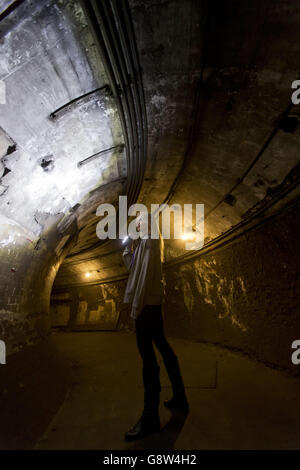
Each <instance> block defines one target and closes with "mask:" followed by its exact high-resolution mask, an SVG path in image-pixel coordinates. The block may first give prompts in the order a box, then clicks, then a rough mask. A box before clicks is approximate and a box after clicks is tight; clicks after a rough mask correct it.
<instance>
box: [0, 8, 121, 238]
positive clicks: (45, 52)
mask: <svg viewBox="0 0 300 470" xmlns="http://www.w3.org/2000/svg"><path fill="white" fill-rule="evenodd" d="M2 8H3V6H2ZM1 29H2V48H3V49H4V50H5V54H2V56H1V62H0V78H1V80H2V82H4V83H5V87H6V102H5V105H2V106H1V110H0V126H1V129H0V131H1V133H0V138H1V151H2V155H1V162H2V165H3V166H2V178H1V214H2V216H5V217H6V218H8V219H11V220H13V221H15V222H18V224H20V225H21V226H22V227H24V228H25V229H26V230H28V231H30V232H32V238H33V239H35V238H36V237H37V236H40V235H41V233H42V232H43V228H44V227H48V226H49V225H52V224H53V223H54V222H55V221H58V220H60V219H61V218H62V216H63V215H64V214H66V213H67V212H68V211H70V210H72V209H74V208H76V207H77V206H78V204H82V203H83V201H84V200H85V199H86V198H87V196H88V195H89V193H91V192H93V193H95V191H97V190H98V189H99V188H100V187H102V186H103V185H107V184H108V183H109V182H111V181H116V180H119V179H121V178H125V177H126V172H127V168H126V157H125V150H124V145H123V144H124V140H123V135H122V131H121V125H120V120H119V116H118V110H117V107H116V103H115V100H114V98H113V96H112V94H111V91H110V87H109V85H108V79H107V76H106V73H105V72H104V69H103V66H102V62H101V60H100V59H99V55H98V53H97V51H96V48H95V44H94V41H93V38H92V36H91V34H90V32H89V29H88V27H87V25H86V23H85V17H84V15H83V12H82V10H81V8H80V6H79V5H78V2H68V3H67V4H65V3H64V2H54V1H52V2H48V1H47V2H46V1H39V2H34V3H33V6H32V5H31V4H30V5H28V4H27V2H25V3H23V4H22V5H20V6H18V8H16V10H15V11H13V12H12V13H11V14H10V15H9V16H8V17H7V18H5V19H4V20H3V21H2V23H1ZM112 147H113V148H115V149H114V150H112V151H108V152H106V153H102V152H103V151H104V150H106V149H110V148H112ZM91 157H92V158H91Z"/></svg>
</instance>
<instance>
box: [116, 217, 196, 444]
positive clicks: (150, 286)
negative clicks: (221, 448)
mask: <svg viewBox="0 0 300 470" xmlns="http://www.w3.org/2000/svg"><path fill="white" fill-rule="evenodd" d="M152 227H155V229H156V230H157V233H158V235H159V238H156V239H155V238H151V237H150V235H151V214H148V213H147V212H141V213H140V215H139V217H138V218H137V219H136V228H137V231H138V232H140V238H138V239H137V240H130V242H129V244H128V245H127V247H126V248H125V250H124V252H123V259H124V262H125V264H126V266H127V268H128V269H129V278H128V281H127V286H126V290H125V296H124V302H125V303H130V304H131V314H130V316H131V318H134V319H135V327H136V340H137V346H138V350H139V353H140V355H141V358H142V361H143V371H142V375H143V383H144V410H143V413H142V416H141V417H140V419H139V420H138V422H137V423H136V424H135V425H134V426H133V427H132V428H131V429H130V430H129V431H127V432H126V433H125V439H126V440H134V439H139V438H141V437H144V436H146V435H147V434H150V433H152V432H155V431H157V430H159V429H160V418H159V398H160V395H159V393H160V391H161V386H160V380H159V370H160V368H159V366H158V364H157V360H156V355H155V352H154V349H153V343H152V341H154V343H155V345H156V347H157V348H158V350H159V352H160V354H161V355H162V358H163V361H164V364H165V367H166V370H167V373H168V376H169V379H170V382H171V384H172V389H173V397H172V398H171V399H170V400H168V401H165V402H164V404H165V406H166V407H167V408H169V409H170V410H174V411H175V410H178V411H183V412H185V413H188V411H189V406H188V402H187V399H186V395H185V390H184V385H183V381H182V377H181V373H180V368H179V364H178V358H177V356H176V354H175V353H174V351H173V349H172V348H171V346H170V344H169V343H168V341H167V339H166V337H165V335H164V328H163V317H162V301H163V294H164V286H163V275H162V261H163V249H164V244H163V239H162V237H161V234H160V232H159V228H158V226H157V225H156V223H155V221H153V225H152Z"/></svg>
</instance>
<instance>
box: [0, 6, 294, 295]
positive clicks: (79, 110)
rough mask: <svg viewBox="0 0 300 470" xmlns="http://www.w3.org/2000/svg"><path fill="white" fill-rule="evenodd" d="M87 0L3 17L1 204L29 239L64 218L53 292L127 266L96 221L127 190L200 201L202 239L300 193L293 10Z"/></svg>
mask: <svg viewBox="0 0 300 470" xmlns="http://www.w3.org/2000/svg"><path fill="white" fill-rule="evenodd" d="M6 3H7V2H6ZM6 3H5V2H2V4H1V11H3V10H4V8H5V6H6ZM82 7H83V9H82ZM82 7H81V6H80V4H79V2H76V1H75V0H72V1H68V2H59V1H57V2H56V1H54V0H53V1H51V2H49V1H47V2H46V1H39V2H33V4H29V3H28V2H26V1H25V2H23V3H22V4H21V5H19V6H18V7H17V8H16V9H15V10H14V11H12V12H11V13H10V14H9V15H8V16H6V17H5V18H3V20H2V21H1V35H2V44H3V45H4V47H5V51H7V53H5V54H4V55H3V56H2V58H1V63H0V67H1V76H0V78H1V79H2V80H3V81H4V82H5V85H6V97H7V102H6V105H5V106H4V107H3V106H2V107H1V110H0V112H1V115H0V126H1V128H2V130H1V134H0V137H1V149H2V164H3V166H2V167H1V168H2V173H3V175H2V178H1V187H0V189H1V192H2V196H1V214H2V217H3V218H4V217H5V219H3V220H5V221H6V222H7V223H8V224H11V223H18V224H19V225H20V226H21V228H22V230H25V231H26V234H27V236H26V237H25V238H29V239H30V240H34V242H36V240H37V241H38V240H41V239H42V238H43V235H44V234H45V233H46V232H47V230H48V229H49V228H50V227H53V226H55V227H57V228H58V230H59V233H60V236H59V237H58V238H57V242H56V244H55V246H56V248H57V246H58V248H57V249H58V252H59V253H61V250H62V248H63V246H64V243H65V242H66V241H67V238H62V237H63V236H64V237H69V238H70V239H71V240H72V242H71V243H70V242H69V244H68V245H66V247H67V249H66V250H65V251H64V252H63V256H66V255H67V256H66V258H65V259H64V261H63V259H61V260H60V262H62V261H63V262H62V265H61V267H60V270H59V272H58V275H57V277H56V280H55V287H56V288H60V287H62V286H66V285H75V284H80V283H86V282H88V283H95V282H97V281H103V280H108V279H118V278H120V277H122V276H125V275H126V273H125V269H124V266H123V265H122V260H121V257H120V248H121V244H120V242H118V241H115V242H107V243H103V242H102V241H100V240H99V239H98V238H97V236H96V231H95V225H96V223H97V221H98V220H99V218H97V217H96V208H97V206H98V205H99V204H100V203H101V202H112V203H114V204H117V202H118V196H119V195H120V194H128V195H129V201H130V202H134V201H138V202H141V203H144V204H146V205H147V206H149V205H150V204H151V203H162V202H168V203H169V204H173V203H181V204H184V203H193V204H196V203H204V205H205V243H206V244H205V247H204V248H206V247H209V246H212V244H213V243H217V242H218V240H220V237H226V236H231V234H232V233H234V231H235V230H237V229H238V230H244V229H245V227H246V226H247V224H248V223H250V222H251V220H253V218H255V217H256V218H257V217H260V218H262V217H266V216H267V215H268V214H269V213H271V212H272V211H275V210H277V208H278V207H281V206H282V205H284V204H287V203H288V202H289V201H292V200H294V199H295V198H296V197H297V196H298V195H299V193H298V189H297V185H296V183H297V182H298V180H297V165H298V163H299V155H298V148H299V130H298V129H299V127H298V122H299V111H298V110H297V109H295V108H294V107H292V105H291V99H290V95H291V93H290V90H291V83H292V81H293V80H295V79H296V78H297V76H298V72H299V67H298V63H297V51H298V49H299V36H298V29H299V22H300V9H299V7H298V6H295V5H293V14H290V7H289V2H288V1H281V2H279V3H278V5H276V7H274V5H273V3H272V2H270V1H266V2H264V4H263V5H262V3H261V2H258V1H253V2H251V3H250V4H249V3H248V2H247V3H246V2H235V1H229V2H223V3H222V4H220V2H214V1H209V2H205V1H203V2H199V1H194V0H188V1H185V2H182V1H179V0H170V1H157V0H155V1H154V0H153V1H152V0H149V1H146V2H145V1H139V0H130V1H129V2H128V4H127V2H122V3H120V2H115V1H112V2H105V4H104V3H103V4H102V3H101V2H94V1H91V2H83V3H82ZM291 45H292V47H291ZM105 86H107V88H104V89H102V87H105ZM99 88H101V90H99ZM85 95H86V96H85ZM80 97H81V99H80ZM144 106H145V108H144ZM61 107H63V109H62V110H60V108H61ZM56 110H58V112H57V113H55V111H56ZM53 113H54V114H53ZM146 119H147V120H146ZM147 139H148V145H147ZM120 144H124V145H125V147H122V146H121V147H117V148H116V149H115V151H113V152H109V153H105V154H100V155H99V152H101V151H102V150H105V149H107V148H111V147H114V146H119V145H120ZM125 149H126V151H125ZM95 154H96V156H95V158H92V159H91V160H88V161H87V162H86V164H83V165H82V166H79V167H78V163H79V162H81V161H83V160H85V159H87V158H88V157H90V156H93V155H95ZM97 154H98V155H97ZM145 157H147V161H146V162H145ZM145 163H146V168H145V173H144V167H145ZM24 201H26V208H24ZM58 222H59V224H58ZM57 224H58V225H57ZM72 224H73V225H72ZM71 225H72V229H70V226H71ZM68 230H69V232H68ZM2 238H3V239H6V238H5V237H4V236H3V237H2ZM166 248H167V250H166V254H167V262H171V261H172V262H173V261H174V260H175V259H181V258H182V257H183V256H186V252H185V249H184V244H183V243H182V242H181V241H180V240H175V241H169V242H167V243H166ZM58 266H59V264H57V266H56V267H57V268H58ZM87 271H89V273H90V277H89V279H88V280H87V279H86V278H85V273H86V272H87Z"/></svg>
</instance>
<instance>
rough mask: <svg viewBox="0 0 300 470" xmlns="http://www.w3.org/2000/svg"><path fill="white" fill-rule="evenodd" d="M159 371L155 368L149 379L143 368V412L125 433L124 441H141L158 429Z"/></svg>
mask: <svg viewBox="0 0 300 470" xmlns="http://www.w3.org/2000/svg"><path fill="white" fill-rule="evenodd" d="M159 370H160V368H159V367H157V368H156V370H155V373H154V374H153V375H151V377H149V376H147V374H146V370H145V368H143V379H144V411H143V413H142V416H141V417H140V419H139V420H138V422H137V423H136V424H135V425H134V426H133V427H132V428H131V429H129V431H127V432H126V433H125V436H124V437H125V440H126V441H133V440H136V439H141V438H142V437H145V436H147V435H148V434H152V433H153V432H156V431H158V430H159V429H160V419H159V399H160V395H159V394H160V391H161V386H160V381H159Z"/></svg>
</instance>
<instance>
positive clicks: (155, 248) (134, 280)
mask: <svg viewBox="0 0 300 470" xmlns="http://www.w3.org/2000/svg"><path fill="white" fill-rule="evenodd" d="M137 241H138V244H137V247H136V249H135V250H134V253H133V254H131V249H130V246H127V247H126V248H125V250H124V252H123V259H124V262H125V265H126V267H127V269H128V270H129V277H128V281H127V285H126V289H125V295H124V303H129V304H131V305H132V308H131V314H130V316H131V317H132V318H134V319H136V318H137V317H138V315H139V314H140V313H141V311H142V309H143V307H144V306H145V305H160V304H161V303H162V301H163V295H164V285H163V274H162V265H161V258H160V241H159V239H151V238H146V239H138V240H137Z"/></svg>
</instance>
